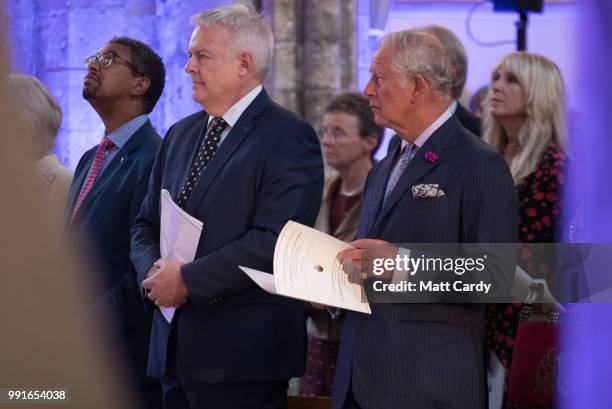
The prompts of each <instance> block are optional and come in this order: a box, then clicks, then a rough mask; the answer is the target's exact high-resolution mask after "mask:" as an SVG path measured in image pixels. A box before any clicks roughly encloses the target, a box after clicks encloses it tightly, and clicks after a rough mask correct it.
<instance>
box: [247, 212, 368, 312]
mask: <svg viewBox="0 0 612 409" xmlns="http://www.w3.org/2000/svg"><path fill="white" fill-rule="evenodd" d="M348 248H352V247H351V246H350V245H349V244H347V243H344V242H343V241H340V240H338V239H336V238H334V237H332V236H329V235H327V234H325V233H322V232H320V231H318V230H315V229H313V228H310V227H307V226H304V225H302V224H299V223H296V222H293V221H289V222H287V224H286V225H285V227H284V228H283V230H282V231H281V232H280V235H279V236H278V240H277V242H276V247H275V249H274V262H273V268H274V274H269V273H267V272H263V271H258V270H254V269H252V268H248V267H244V266H240V269H241V270H242V271H244V272H245V273H246V274H247V275H248V276H249V277H250V278H251V279H252V280H253V281H255V283H256V284H257V285H258V286H260V287H261V288H262V289H264V290H265V291H267V292H269V293H271V294H278V295H282V296H285V297H290V298H296V299H298V300H304V301H308V302H314V303H318V304H324V305H328V306H330V307H338V308H343V309H347V310H353V311H357V312H363V313H366V314H371V310H370V304H369V303H368V302H367V300H366V298H365V295H364V293H363V292H362V287H361V285H360V284H355V283H351V282H350V281H349V280H348V277H347V275H346V273H345V272H344V270H343V269H342V264H341V263H340V262H339V261H338V260H337V258H336V256H337V254H338V252H340V251H341V250H344V249H348Z"/></svg>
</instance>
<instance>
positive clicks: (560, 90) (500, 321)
mask: <svg viewBox="0 0 612 409" xmlns="http://www.w3.org/2000/svg"><path fill="white" fill-rule="evenodd" d="M483 130H484V133H483V135H484V140H485V141H486V142H488V143H489V144H490V145H492V146H493V147H494V148H495V149H496V150H497V151H498V152H499V153H500V154H501V155H502V156H503V157H504V159H505V160H506V162H507V163H508V166H509V167H510V171H511V173H512V177H513V179H514V183H515V184H516V188H517V193H518V197H519V206H520V208H519V215H518V216H519V218H518V220H519V238H520V241H521V242H523V243H554V242H557V241H559V238H560V237H559V236H560V233H561V222H562V220H561V217H560V213H561V205H562V202H561V199H560V195H561V189H562V187H563V184H564V182H565V171H566V161H567V159H566V156H565V153H564V146H565V140H566V123H565V92H564V86H563V80H562V77H561V73H560V71H559V69H558V68H557V66H556V65H555V64H554V63H552V62H551V61H550V60H548V59H546V58H544V57H542V56H539V55H535V54H530V53H526V52H517V53H512V54H509V55H507V56H505V57H504V58H503V59H502V60H501V62H500V63H499V64H498V65H497V66H496V67H495V69H494V71H493V75H492V77H491V84H490V88H489V94H488V96H487V99H486V103H485V112H484V128H483ZM520 263H521V265H522V266H524V267H525V269H526V270H527V271H530V272H531V273H535V274H537V275H539V278H552V277H550V276H548V274H549V273H550V271H549V270H550V268H549V267H548V266H550V264H547V263H542V262H541V261H535V259H534V257H532V256H531V255H529V252H527V253H525V254H522V256H521V260H520ZM520 311H521V304H518V303H517V304H511V305H505V304H492V305H490V306H488V308H487V338H488V346H489V348H490V349H491V350H492V351H493V352H495V354H496V355H497V357H498V358H499V360H500V361H501V363H502V365H503V366H504V367H505V368H506V374H509V373H510V369H511V366H512V358H513V351H514V345H515V340H516V331H517V327H518V321H519V314H520Z"/></svg>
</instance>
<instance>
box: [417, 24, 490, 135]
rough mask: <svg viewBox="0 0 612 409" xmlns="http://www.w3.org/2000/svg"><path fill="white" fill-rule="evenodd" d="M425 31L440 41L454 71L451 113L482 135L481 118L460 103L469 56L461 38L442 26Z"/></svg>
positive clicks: (474, 132)
mask: <svg viewBox="0 0 612 409" xmlns="http://www.w3.org/2000/svg"><path fill="white" fill-rule="evenodd" d="M423 31H425V32H427V33H429V34H433V35H434V36H436V37H437V38H438V40H440V42H441V43H442V45H443V46H444V48H446V51H447V52H448V56H449V58H450V61H451V65H452V67H453V70H454V75H453V84H452V88H451V98H452V100H453V101H452V103H451V106H450V107H451V111H452V112H453V114H454V115H455V116H456V117H457V119H458V120H459V122H461V125H463V127H464V128H466V129H467V130H469V131H470V132H472V133H473V134H474V135H476V136H480V134H481V122H480V118H478V117H476V116H475V115H473V114H472V113H471V112H470V111H468V110H467V109H465V108H464V107H463V105H461V103H460V102H459V98H461V93H462V92H463V88H464V87H465V80H466V78H467V66H468V60H467V54H466V52H465V48H464V47H463V44H461V41H460V40H459V38H457V36H456V35H454V34H453V33H452V32H451V31H450V30H448V29H447V28H444V27H442V26H427V27H424V28H423Z"/></svg>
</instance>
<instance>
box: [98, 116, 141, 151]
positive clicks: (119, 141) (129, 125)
mask: <svg viewBox="0 0 612 409" xmlns="http://www.w3.org/2000/svg"><path fill="white" fill-rule="evenodd" d="M147 119H148V118H147V116H146V115H145V114H143V115H139V116H137V117H136V118H133V119H130V120H129V121H127V122H126V123H124V124H123V125H121V126H120V127H119V128H117V129H115V130H114V131H113V132H111V133H109V134H108V135H106V137H107V138H108V139H110V140H111V141H112V142H113V144H115V146H116V147H117V148H119V149H121V148H122V147H123V145H125V144H126V143H127V141H128V140H129V139H130V137H131V136H132V135H134V134H135V133H136V131H137V130H138V129H139V128H140V127H141V126H143V125H144V124H145V122H147Z"/></svg>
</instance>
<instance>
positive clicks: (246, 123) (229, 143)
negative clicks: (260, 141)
mask: <svg viewBox="0 0 612 409" xmlns="http://www.w3.org/2000/svg"><path fill="white" fill-rule="evenodd" d="M269 103H270V98H269V97H268V94H267V93H266V90H265V89H262V90H261V92H260V93H259V95H257V97H256V98H255V99H254V100H253V102H252V103H251V104H250V105H249V106H248V107H247V109H246V110H245V111H244V112H243V113H242V115H241V116H240V118H239V119H238V122H236V124H235V125H234V126H233V127H232V129H231V130H230V132H229V134H228V135H227V136H226V137H225V140H224V141H223V143H222V144H221V145H220V146H219V149H218V150H217V152H216V153H215V156H213V158H212V159H211V160H210V162H209V163H208V165H207V166H206V169H205V170H204V172H203V173H202V176H200V179H199V180H198V183H197V185H196V186H195V188H194V189H193V192H192V193H191V195H190V196H189V198H188V199H187V203H186V206H185V210H186V211H187V212H188V213H190V214H194V212H195V210H196V209H197V208H198V205H199V204H200V201H202V199H203V198H204V196H205V195H206V192H207V191H208V188H209V187H210V185H211V183H212V182H213V181H214V180H215V176H216V175H217V173H218V172H219V170H221V168H222V167H223V165H224V164H225V163H226V162H227V160H228V159H229V158H230V157H231V156H232V154H233V153H234V151H235V150H236V149H237V148H238V147H239V146H240V144H241V143H242V141H244V139H245V138H246V137H247V136H248V135H249V133H250V131H251V129H253V127H254V126H255V123H256V122H255V119H256V117H257V116H258V115H259V114H260V113H261V111H262V110H263V108H264V107H265V106H267V105H268V104H269ZM198 148H199V146H198Z"/></svg>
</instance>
